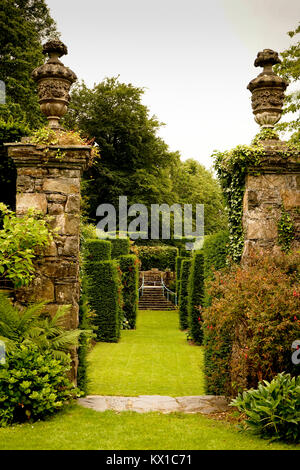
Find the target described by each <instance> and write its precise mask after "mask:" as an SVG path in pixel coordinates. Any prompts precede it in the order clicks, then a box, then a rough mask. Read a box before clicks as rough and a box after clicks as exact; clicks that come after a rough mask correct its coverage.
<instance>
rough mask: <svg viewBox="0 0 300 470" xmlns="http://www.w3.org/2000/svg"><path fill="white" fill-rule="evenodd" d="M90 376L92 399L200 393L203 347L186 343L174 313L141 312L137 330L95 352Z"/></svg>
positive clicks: (92, 352) (90, 358) (90, 365)
mask: <svg viewBox="0 0 300 470" xmlns="http://www.w3.org/2000/svg"><path fill="white" fill-rule="evenodd" d="M89 378H90V384H89V394H91V395H119V396H122V395H123V396H137V395H168V396H173V397H178V396H186V395H202V394H204V393H205V392H204V376H203V349H202V348H201V347H198V346H190V345H189V344H188V343H187V341H186V335H185V333H184V332H182V331H179V329H178V313H177V312H175V311H162V312H160V311H140V312H139V315H138V321H137V329H136V330H125V331H122V335H121V340H120V342H119V343H117V344H116V343H98V344H97V345H96V346H95V347H94V348H93V350H92V351H91V353H90V355H89Z"/></svg>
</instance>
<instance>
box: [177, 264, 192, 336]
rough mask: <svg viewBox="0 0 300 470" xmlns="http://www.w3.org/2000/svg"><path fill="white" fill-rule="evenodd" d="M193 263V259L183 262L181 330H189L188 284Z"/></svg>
mask: <svg viewBox="0 0 300 470" xmlns="http://www.w3.org/2000/svg"><path fill="white" fill-rule="evenodd" d="M191 262H192V260H191V259H183V260H182V261H181V269H180V291H179V327H180V329H181V330H186V329H187V328H188V282H189V275H190V269H191Z"/></svg>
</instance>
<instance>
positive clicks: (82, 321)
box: [77, 293, 90, 395]
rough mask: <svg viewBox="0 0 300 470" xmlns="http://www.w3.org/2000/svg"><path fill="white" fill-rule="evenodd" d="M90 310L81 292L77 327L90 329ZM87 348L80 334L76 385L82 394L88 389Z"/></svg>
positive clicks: (84, 337)
mask: <svg viewBox="0 0 300 470" xmlns="http://www.w3.org/2000/svg"><path fill="white" fill-rule="evenodd" d="M89 312H90V309H89V305H88V302H87V296H86V295H85V294H83V293H81V296H80V299H79V325H78V328H80V329H82V330H85V329H87V330H88V329H90V324H89V320H88V314H89ZM88 350H89V343H88V339H87V337H86V336H85V335H82V334H81V335H80V337H79V347H78V349H77V355H78V368H77V386H78V388H80V390H81V391H82V392H84V394H85V395H86V394H87V389H88V374H87V369H88V361H87V355H88Z"/></svg>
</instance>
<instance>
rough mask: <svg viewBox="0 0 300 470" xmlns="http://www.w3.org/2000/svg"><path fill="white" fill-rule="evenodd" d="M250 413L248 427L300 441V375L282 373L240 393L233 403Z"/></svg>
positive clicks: (284, 438) (248, 414) (269, 435)
mask: <svg viewBox="0 0 300 470" xmlns="http://www.w3.org/2000/svg"><path fill="white" fill-rule="evenodd" d="M231 406H236V407H237V408H238V409H239V410H240V411H241V412H242V413H244V414H246V416H247V418H248V419H247V421H246V422H247V424H248V427H249V428H250V429H252V430H254V432H256V433H258V434H260V435H261V436H262V437H266V438H271V439H272V440H278V439H281V440H284V441H287V442H299V440H300V377H299V376H298V377H291V375H290V374H285V373H280V374H278V375H277V376H276V377H275V378H274V379H273V380H272V381H271V382H270V383H269V382H267V381H266V380H264V381H263V383H259V384H258V389H256V390H254V389H251V390H248V391H247V392H243V394H239V395H238V396H237V398H236V399H235V400H233V401H232V402H231Z"/></svg>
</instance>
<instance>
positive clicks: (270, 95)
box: [247, 49, 289, 127]
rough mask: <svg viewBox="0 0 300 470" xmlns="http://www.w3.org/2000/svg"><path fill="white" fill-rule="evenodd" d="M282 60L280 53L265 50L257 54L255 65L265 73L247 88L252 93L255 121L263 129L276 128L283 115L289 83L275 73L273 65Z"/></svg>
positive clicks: (252, 81)
mask: <svg viewBox="0 0 300 470" xmlns="http://www.w3.org/2000/svg"><path fill="white" fill-rule="evenodd" d="M280 62H281V60H280V59H279V57H278V53H277V52H274V51H272V50H271V49H264V50H263V51H262V52H259V53H258V54H257V57H256V59H255V62H254V65H255V67H263V71H262V72H261V73H260V74H259V75H258V76H257V77H256V78H254V79H253V80H251V82H250V83H249V85H248V86H247V88H248V90H250V91H251V93H252V110H253V114H254V119H255V121H256V122H257V124H259V125H260V126H261V127H274V125H275V124H276V122H278V121H279V119H280V117H281V114H282V106H283V100H284V91H285V89H286V87H287V86H288V84H289V82H288V81H287V80H285V79H283V78H281V77H279V76H278V75H276V73H275V72H274V71H273V65H275V64H279V63H280Z"/></svg>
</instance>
